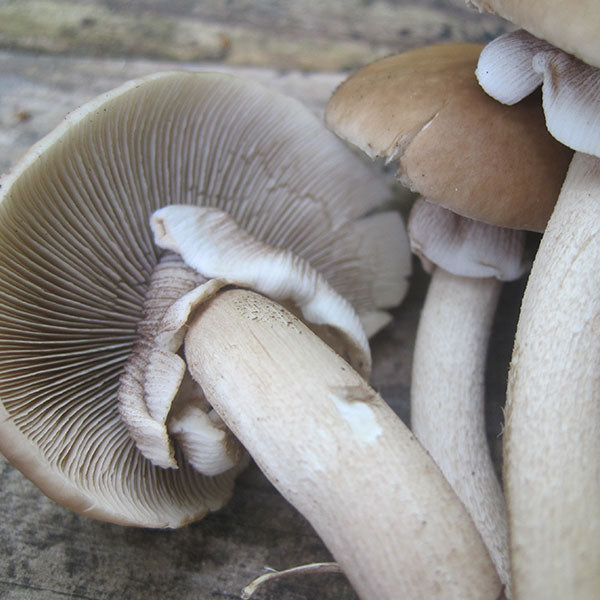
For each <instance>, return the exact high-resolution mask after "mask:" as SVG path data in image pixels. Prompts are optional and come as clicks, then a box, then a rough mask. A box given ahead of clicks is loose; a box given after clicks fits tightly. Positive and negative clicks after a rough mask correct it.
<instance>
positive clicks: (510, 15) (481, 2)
mask: <svg viewBox="0 0 600 600" xmlns="http://www.w3.org/2000/svg"><path fill="white" fill-rule="evenodd" d="M468 4H471V5H472V6H474V7H475V8H477V9H479V10H480V11H485V12H489V13H494V14H497V15H499V16H500V17H503V18H505V19H507V20H509V21H511V22H512V23H515V24H516V25H519V27H522V28H523V29H527V31H529V32H530V33H532V34H533V35H535V36H536V37H538V38H542V39H544V40H546V41H548V42H550V43H551V44H553V45H554V46H558V47H559V48H561V49H562V50H564V51H565V52H568V53H569V54H573V55H574V56H577V57H578V58H580V59H581V60H583V61H585V62H586V63H588V64H590V65H593V66H595V67H600V36H599V35H598V32H599V31H600V5H599V4H598V0H577V2H565V1H564V0H468Z"/></svg>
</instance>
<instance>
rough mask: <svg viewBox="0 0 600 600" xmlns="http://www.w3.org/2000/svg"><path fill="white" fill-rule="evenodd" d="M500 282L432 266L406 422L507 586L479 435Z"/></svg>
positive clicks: (490, 475) (498, 512)
mask: <svg viewBox="0 0 600 600" xmlns="http://www.w3.org/2000/svg"><path fill="white" fill-rule="evenodd" d="M501 287H502V282H501V281H499V280H498V279H496V278H495V277H487V278H482V279H476V278H472V277H460V276H457V275H453V274H451V273H449V272H448V271H446V270H445V269H442V268H440V267H436V268H435V269H434V271H433V275H432V278H431V282H430V285H429V289H428V292H427V298H426V301H425V304H424V307H423V311H422V313H421V317H420V320H419V328H418V331H417V338H416V344H415V351H414V360H413V370H412V378H411V426H412V430H413V432H414V434H415V435H416V436H417V439H418V440H419V441H420V442H421V444H423V446H424V447H425V448H426V449H427V450H428V451H429V453H430V454H431V456H432V458H433V459H434V461H435V462H436V463H437V465H438V466H439V467H440V469H441V471H442V473H443V474H444V475H445V476H446V479H447V480H448V482H449V483H450V485H451V486H452V487H453V488H454V491H455V492H456V494H457V495H458V497H459V498H460V499H461V500H462V502H463V503H464V505H465V507H466V509H467V510H468V512H469V513H470V515H471V517H472V518H473V521H474V522H475V525H476V527H477V529H478V530H479V532H480V533H481V536H482V537H483V540H484V542H485V544H486V546H487V548H488V551H489V553H490V556H491V557H492V560H493V562H494V564H495V566H496V569H497V570H498V574H499V576H500V579H501V581H502V583H504V584H505V585H506V586H507V588H508V586H509V579H510V575H509V558H508V532H507V523H506V508H505V503H504V497H503V494H502V489H501V487H500V483H499V482H498V478H497V476H496V473H495V471H494V466H493V463H492V459H491V456H490V451H489V447H488V442H487V438H486V435H485V431H486V429H485V415H484V402H485V378H484V374H485V360H486V353H487V346H488V340H489V336H490V331H491V326H492V321H493V318H494V314H495V311H496V306H497V303H498V297H499V293H500V289H501Z"/></svg>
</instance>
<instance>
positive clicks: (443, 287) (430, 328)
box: [326, 44, 570, 586]
mask: <svg viewBox="0 0 600 600" xmlns="http://www.w3.org/2000/svg"><path fill="white" fill-rule="evenodd" d="M481 48H482V46H480V45H474V44H453V45H438V46H431V47H425V48H420V49H417V50H413V51H409V52H406V53H403V54H401V55H398V56H393V57H389V58H386V59H383V60H380V61H376V62H375V63H373V64H371V65H368V66H366V67H364V68H362V69H360V70H358V71H357V72H356V73H355V74H354V75H352V76H351V77H350V78H349V79H348V80H346V82H344V83H343V84H342V85H341V86H340V88H339V89H338V90H337V91H336V92H335V94H334V95H333V97H332V98H331V100H330V102H329V104H328V106H327V109H326V121H327V123H328V124H329V126H330V127H331V129H332V130H333V131H334V132H336V133H337V134H338V135H339V136H340V137H342V138H343V139H344V140H346V141H347V142H349V143H351V144H352V145H354V146H358V147H359V148H360V149H361V150H363V151H364V152H366V153H367V154H368V155H369V156H370V157H371V158H373V159H375V158H382V159H384V160H385V161H386V162H388V163H389V162H394V161H397V162H398V172H397V176H398V178H399V179H400V181H401V182H402V183H404V184H405V185H406V186H408V187H410V188H411V189H412V190H413V191H416V192H418V193H420V194H421V195H422V198H420V199H419V200H417V202H416V203H415V205H414V206H413V210H412V213H411V217H410V220H409V234H410V237H411V244H412V246H413V249H414V251H415V252H416V253H417V254H418V255H419V256H420V257H421V258H422V260H423V263H424V265H425V267H426V269H427V270H428V271H429V272H432V279H431V283H430V287H429V290H428V293H427V298H426V303H425V306H424V308H423V312H422V315H421V319H420V323H419V329H418V332H417V340H416V347H415V354H414V364H413V372H412V382H411V423H412V428H413V431H414V432H415V434H416V436H417V438H418V439H419V440H420V441H421V443H423V445H424V446H425V447H426V448H427V449H428V450H429V452H430V453H431V455H432V456H433V458H434V459H435V460H436V462H437V463H438V465H439V466H440V468H441V469H442V471H443V472H444V474H445V475H446V477H447V478H448V480H449V481H450V483H451V484H452V485H453V487H454V489H455V490H456V492H457V494H458V495H459V497H460V498H461V500H462V501H463V502H464V504H465V506H466V507H467V508H468V510H469V512H470V513H471V515H472V516H473V519H474V520H475V523H476V524H477V526H478V528H479V531H480V532H481V534H482V536H483V539H484V541H485V542H486V545H487V547H488V549H489V551H490V554H491V556H492V558H493V559H494V562H495V565H496V568H497V569H498V572H499V574H500V577H501V579H502V581H503V583H504V584H505V585H507V586H508V585H509V582H510V574H509V564H508V562H509V561H508V541H507V529H506V515H505V505H504V499H503V496H502V491H501V488H500V484H499V482H498V480H497V477H496V474H495V471H494V467H493V464H492V461H491V458H490V454H489V449H488V445H487V439H486V435H485V424H484V410H483V409H484V405H483V404H484V365H485V355H486V350H487V343H488V338H489V334H490V330H491V324H492V318H493V315H494V312H495V308H496V303H497V300H498V294H499V291H500V285H501V284H500V281H505V280H511V279H515V278H518V277H520V276H521V275H522V274H523V273H524V272H525V271H526V268H527V262H528V261H527V260H526V258H524V256H523V242H524V232H523V231H520V230H523V229H533V230H538V231H539V230H543V228H544V226H545V223H546V220H547V218H548V216H549V214H550V212H551V210H552V205H553V203H554V201H555V199H556V196H557V195H558V192H559V189H560V183H561V181H562V177H563V176H564V173H565V171H566V168H567V165H568V161H569V158H570V153H569V152H568V151H567V150H566V149H565V148H563V147H562V146H561V145H560V144H558V143H557V142H555V141H553V140H552V138H551V137H550V136H549V135H548V134H547V132H546V130H545V126H544V120H543V114H542V111H541V110H540V109H539V106H536V102H535V100H533V99H532V100H528V101H527V102H524V103H522V104H521V105H519V106H517V107H513V109H512V110H511V109H509V108H508V107H502V106H501V105H499V104H497V103H494V102H493V101H491V100H490V98H488V97H486V95H485V94H484V93H482V91H481V89H480V88H479V86H478V84H477V81H476V79H475V76H474V74H473V71H474V69H475V66H476V64H477V58H478V56H479V53H480V51H481ZM532 199H535V200H534V201H533V202H532Z"/></svg>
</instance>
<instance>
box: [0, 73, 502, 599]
mask: <svg viewBox="0 0 600 600" xmlns="http://www.w3.org/2000/svg"><path fill="white" fill-rule="evenodd" d="M387 197H388V188H387V186H386V185H385V184H384V183H383V182H382V181H381V179H380V178H379V176H378V174H377V173H376V172H374V171H373V170H371V169H370V168H369V166H368V165H366V164H365V163H363V161H362V160H361V159H360V158H359V157H357V156H356V155H355V154H354V153H352V152H351V151H350V150H348V149H347V148H346V147H345V146H344V144H343V142H341V141H340V140H339V139H338V138H336V136H335V135H334V134H332V133H331V132H329V131H328V130H327V129H326V128H325V127H324V125H323V123H322V122H321V121H320V120H319V119H317V118H316V117H315V116H314V115H313V114H312V113H310V111H308V110H307V109H305V108H304V107H302V106H301V105H300V104H299V103H297V102H295V101H293V100H291V99H289V98H285V97H283V96H280V95H277V94H274V93H272V92H270V91H268V90H266V89H265V88H263V87H262V86H260V85H257V84H255V83H252V82H248V81H245V80H241V79H238V78H235V77H231V76H226V75H222V74H210V73H203V74H198V73H183V72H182V73H162V74H156V75H153V76H150V77H147V78H145V79H142V80H137V81H133V82H129V83H127V84H125V85H123V86H122V87H120V88H118V89H116V90H113V91H112V92H109V93H107V94H105V95H103V96H101V97H100V98H98V99H96V100H94V101H92V102H91V103H89V104H87V105H86V106H84V107H82V108H81V109H79V110H78V111H76V112H75V113H73V114H71V115H70V116H69V117H67V119H66V120H65V122H64V123H63V124H62V125H61V126H59V127H58V128H57V129H56V130H55V131H54V132H52V133H51V134H50V135H49V136H47V137H46V138H44V140H42V141H41V142H39V143H38V144H37V145H36V146H35V147H34V148H33V149H32V150H31V151H30V152H29V153H28V154H27V155H26V156H25V157H24V159H23V160H22V161H21V162H20V163H19V164H18V166H17V167H16V168H15V169H14V171H13V172H12V173H10V174H9V175H8V176H7V177H5V178H4V180H3V181H2V188H1V192H0V273H1V276H0V400H1V404H0V449H1V450H2V452H3V453H4V454H5V455H6V456H7V457H8V458H9V460H11V462H13V464H15V465H16V466H17V467H18V468H19V469H20V470H21V471H22V472H23V473H24V474H25V475H26V476H28V477H29V478H30V479H32V481H34V482H35V483H36V484H37V485H38V486H39V487H40V488H41V489H42V490H43V491H44V492H45V493H46V494H47V495H49V496H50V497H51V498H53V499H55V500H56V501H58V502H60V503H62V504H64V505H66V506H68V507H70V508H72V509H74V510H76V511H77V512H80V513H82V514H86V515H89V516H93V517H96V518H101V519H106V520H110V521H113V522H117V523H123V524H129V525H138V526H152V527H176V526H179V525H182V524H184V523H187V522H189V521H191V520H193V519H197V518H200V517H202V516H204V515H205V514H207V513H208V512H209V511H213V510H216V509H218V508H219V507H221V506H222V505H223V504H224V503H225V502H226V501H227V500H228V498H229V496H230V495H231V493H232V488H233V482H234V479H235V476H236V475H237V473H238V472H239V471H240V469H241V468H243V466H244V464H245V462H246V461H247V458H246V457H247V454H246V453H249V454H250V456H251V457H252V458H253V459H254V460H255V461H256V462H257V464H258V465H259V466H260V468H261V469H262V470H263V471H264V473H265V474H266V475H267V477H268V478H269V479H270V480H271V481H272V482H273V484H274V485H275V487H277V489H279V490H280V491H281V493H282V494H283V495H284V496H285V497H286V498H287V499H288V500H289V501H290V502H292V503H293V504H294V506H296V507H297V508H298V509H299V510H300V511H301V512H302V513H303V514H304V515H305V516H306V517H307V518H308V520H309V521H310V522H311V524H312V525H313V526H314V527H315V529H316V531H317V532H318V534H319V535H320V536H321V537H322V539H323V541H324V542H325V544H326V545H327V546H328V547H329V549H330V550H331V551H332V553H333V555H334V557H335V558H336V559H337V560H338V562H339V563H340V566H341V567H342V569H343V570H344V572H345V573H346V574H347V576H348V578H349V579H350V581H351V583H352V584H353V586H354V587H355V588H356V590H357V592H358V593H359V595H360V597H361V598H365V599H373V600H375V599H377V600H394V599H396V598H398V597H403V598H415V599H417V598H432V597H438V598H461V599H468V598H472V599H474V600H475V599H478V600H480V599H490V600H496V599H497V598H499V597H500V596H501V594H502V589H501V583H500V581H499V579H498V577H497V575H496V572H495V569H494V567H493V564H492V561H491V560H490V557H489V555H488V553H487V551H486V549H485V546H484V545H483V542H482V540H481V538H480V536H479V534H478V532H477V529H476V527H475V525H474V523H473V521H472V520H471V518H470V517H469V514H468V513H467V511H466V510H465V508H464V506H463V504H462V503H461V501H460V500H459V498H458V497H457V496H456V495H455V493H454V492H453V490H452V488H451V486H450V485H449V484H448V482H447V481H446V480H445V478H444V477H443V475H442V473H441V472H440V471H439V469H438V468H437V466H436V465H435V463H434V461H433V460H432V459H431V457H430V456H429V455H428V453H427V452H426V451H425V450H424V449H423V447H422V446H421V445H420V444H419V443H418V442H417V441H416V440H415V438H414V436H413V435H412V434H411V433H410V431H409V430H408V429H407V428H406V427H405V426H404V425H403V423H402V422H401V421H400V420H399V418H398V417H397V416H396V415H395V414H394V413H393V411H392V410H391V409H390V408H389V407H388V406H387V405H386V404H385V402H384V401H383V400H382V399H381V397H380V396H379V395H378V394H377V393H376V392H375V391H374V390H373V389H371V388H370V387H369V386H368V384H367V383H366V381H365V377H366V376H367V375H368V373H369V368H370V354H369V347H368V342H367V337H368V335H372V334H373V333H375V332H376V331H378V330H379V329H380V328H381V327H382V326H384V325H385V324H386V323H387V322H388V321H389V319H390V316H389V314H388V313H387V310H386V309H388V308H390V307H393V306H395V305H397V304H398V303H399V302H400V300H401V299H402V297H403V295H404V293H405V291H406V286H407V276H408V274H409V270H410V260H409V254H410V253H409V251H408V240H407V237H406V232H405V229H404V226H403V223H402V221H401V218H400V216H399V215H398V213H396V212H390V211H383V205H384V203H385V201H386V200H387Z"/></svg>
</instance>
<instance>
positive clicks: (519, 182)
mask: <svg viewBox="0 0 600 600" xmlns="http://www.w3.org/2000/svg"><path fill="white" fill-rule="evenodd" d="M482 48H483V46H481V45H478V44H440V45H435V46H428V47H423V48H418V49H416V50H412V51H409V52H405V53H403V54H400V55H397V56H391V57H388V58H384V59H382V60H379V61H376V62H374V63H372V64H370V65H367V66H366V67H363V68H362V69H359V70H358V71H357V72H356V73H355V74H354V75H352V76H351V77H350V78H349V79H347V80H346V81H345V82H344V83H342V85H341V86H340V87H339V88H338V89H337V90H336V92H335V93H334V95H333V97H332V98H331V100H330V101H329V104H328V106H327V110H326V117H325V118H326V122H327V124H328V125H329V127H330V128H331V129H332V130H333V131H334V132H335V133H336V134H337V135H339V136H340V137H342V138H343V139H345V140H346V141H347V142H349V143H350V144H352V145H355V146H357V147H358V148H360V149H361V150H363V151H364V152H366V153H367V154H368V155H369V156H370V157H371V158H378V157H381V158H384V159H386V161H388V162H391V161H396V160H397V161H398V163H399V166H398V177H399V178H400V180H401V181H402V183H404V184H405V185H407V186H408V187H410V188H411V189H412V190H414V191H416V192H418V193H420V194H422V195H423V196H425V197H426V198H427V199H428V200H429V201H430V202H435V203H437V204H440V205H441V206H444V207H445V208H448V209H450V210H452V211H454V212H456V213H458V214H460V215H462V216H465V217H468V218H471V219H476V220H480V221H484V222H486V223H489V224H491V225H499V226H502V227H512V228H517V229H528V230H536V231H543V230H544V228H545V225H546V222H547V220H548V217H549V216H550V214H551V212H552V208H553V206H554V203H555V201H556V198H557V197H558V194H559V191H560V186H561V184H562V181H563V179H564V176H565V174H566V171H567V168H568V164H569V161H570V158H571V155H572V152H571V151H570V150H568V149H567V148H565V147H564V146H562V145H561V144H559V143H558V142H557V141H556V140H554V139H553V138H552V136H551V135H550V134H549V133H548V131H547V130H546V126H545V122H544V115H543V111H542V109H541V106H540V102H539V98H537V97H531V98H527V99H525V100H523V101H522V102H520V103H518V104H516V105H515V106H504V105H502V104H500V103H498V102H496V101H495V100H493V99H492V98H490V97H489V96H488V95H487V94H486V93H485V92H484V91H483V90H482V89H481V87H480V86H479V84H478V82H477V79H476V77H475V75H474V72H475V68H476V66H477V60H478V57H479V54H480V52H481V50H482Z"/></svg>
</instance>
